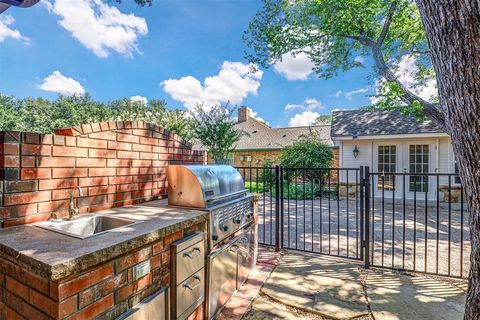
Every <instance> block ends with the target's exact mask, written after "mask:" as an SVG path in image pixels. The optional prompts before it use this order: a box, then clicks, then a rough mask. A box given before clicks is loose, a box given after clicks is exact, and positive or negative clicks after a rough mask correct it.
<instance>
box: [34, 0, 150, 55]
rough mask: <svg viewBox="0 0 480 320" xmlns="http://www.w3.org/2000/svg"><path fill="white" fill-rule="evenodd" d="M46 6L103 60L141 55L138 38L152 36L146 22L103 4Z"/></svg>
mask: <svg viewBox="0 0 480 320" xmlns="http://www.w3.org/2000/svg"><path fill="white" fill-rule="evenodd" d="M43 4H44V5H45V7H46V8H47V9H48V10H49V11H50V12H52V13H54V14H56V15H58V16H59V17H60V18H61V19H60V21H59V24H60V25H61V26H62V27H63V28H65V30H67V31H68V32H70V33H71V34H72V36H73V37H74V38H75V39H77V40H78V41H80V43H81V44H83V45H84V46H85V47H87V48H88V49H90V50H92V51H93V53H95V55H97V56H98V57H101V58H105V57H108V56H109V55H110V53H111V52H112V51H115V52H118V53H121V54H123V55H125V56H128V57H131V56H132V55H133V53H134V52H139V49H138V43H137V41H138V37H139V36H143V35H146V34H147V33H148V27H147V22H146V20H145V19H144V18H141V17H137V16H135V15H134V14H125V13H122V12H120V11H119V10H118V9H117V8H116V7H114V6H110V5H108V4H106V3H103V1H102V0H75V1H73V0H44V1H43Z"/></svg>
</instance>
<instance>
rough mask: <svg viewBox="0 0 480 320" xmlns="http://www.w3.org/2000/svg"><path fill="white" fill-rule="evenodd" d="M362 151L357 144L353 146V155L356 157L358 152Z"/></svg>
mask: <svg viewBox="0 0 480 320" xmlns="http://www.w3.org/2000/svg"><path fill="white" fill-rule="evenodd" d="M359 153H360V151H359V150H358V148H357V146H356V145H355V148H353V157H354V158H355V159H356V158H357V157H358V154H359Z"/></svg>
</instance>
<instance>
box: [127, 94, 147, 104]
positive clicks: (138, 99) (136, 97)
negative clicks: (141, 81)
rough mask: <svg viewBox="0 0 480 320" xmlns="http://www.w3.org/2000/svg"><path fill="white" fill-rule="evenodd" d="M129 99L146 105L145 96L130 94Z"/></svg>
mask: <svg viewBox="0 0 480 320" xmlns="http://www.w3.org/2000/svg"><path fill="white" fill-rule="evenodd" d="M130 101H131V102H140V103H143V104H144V105H146V104H147V102H148V99H147V98H146V97H142V96H139V95H136V96H131V97H130Z"/></svg>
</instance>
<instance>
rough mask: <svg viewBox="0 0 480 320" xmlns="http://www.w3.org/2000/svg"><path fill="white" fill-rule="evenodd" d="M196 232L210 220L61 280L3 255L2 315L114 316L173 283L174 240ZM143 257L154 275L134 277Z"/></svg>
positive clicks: (198, 315) (196, 314)
mask: <svg viewBox="0 0 480 320" xmlns="http://www.w3.org/2000/svg"><path fill="white" fill-rule="evenodd" d="M197 230H202V231H206V224H205V223H201V224H197V225H193V226H191V227H189V228H187V229H184V230H178V231H176V232H173V233H171V234H169V235H167V236H165V237H164V238H163V239H161V240H160V241H156V242H153V243H151V244H149V245H147V246H144V247H142V248H140V249H137V250H135V251H132V252H129V253H127V254H126V255H123V256H121V257H118V258H116V259H114V260H112V261H107V262H105V263H103V264H101V265H99V266H96V267H94V268H92V269H90V270H88V271H86V272H83V273H81V274H79V275H75V276H71V277H69V278H67V279H62V280H61V281H59V282H54V281H51V280H49V279H47V278H44V277H40V276H38V275H36V274H34V273H32V272H30V271H29V270H26V269H25V268H22V267H20V266H19V265H16V264H13V263H11V262H10V261H8V260H6V259H3V258H0V319H8V320H16V319H32V320H33V319H35V320H43V319H44V320H49V319H65V318H68V319H69V320H73V319H104V320H107V319H108V320H110V319H116V318H117V317H118V316H120V315H121V314H123V313H125V312H126V311H127V310H128V309H131V308H133V307H134V306H135V305H136V304H138V303H139V302H141V301H142V300H144V299H145V298H146V297H148V296H149V295H151V294H153V293H155V292H156V291H157V290H159V289H161V288H165V287H167V286H170V281H171V280H170V279H171V277H170V270H171V269H170V268H171V263H170V249H171V248H170V244H171V243H173V242H174V241H177V240H179V239H182V238H183V237H184V236H187V235H188V234H191V233H192V232H195V231H197ZM172 231H173V230H172ZM144 261H149V262H150V268H151V271H150V273H148V274H147V275H145V276H143V277H142V278H140V279H137V280H134V279H133V268H134V266H135V265H137V264H139V263H141V262H144ZM202 312H203V305H202V306H200V307H199V308H197V310H195V311H194V313H193V314H192V315H191V316H190V317H189V319H192V320H193V319H202Z"/></svg>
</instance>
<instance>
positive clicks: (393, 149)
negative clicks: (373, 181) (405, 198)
mask: <svg viewBox="0 0 480 320" xmlns="http://www.w3.org/2000/svg"><path fill="white" fill-rule="evenodd" d="M396 164H397V146H378V172H380V173H381V175H379V177H378V183H377V188H378V189H379V190H382V188H384V190H393V184H394V179H395V176H394V175H389V174H388V173H394V172H395V171H396V169H397V166H396Z"/></svg>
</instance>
